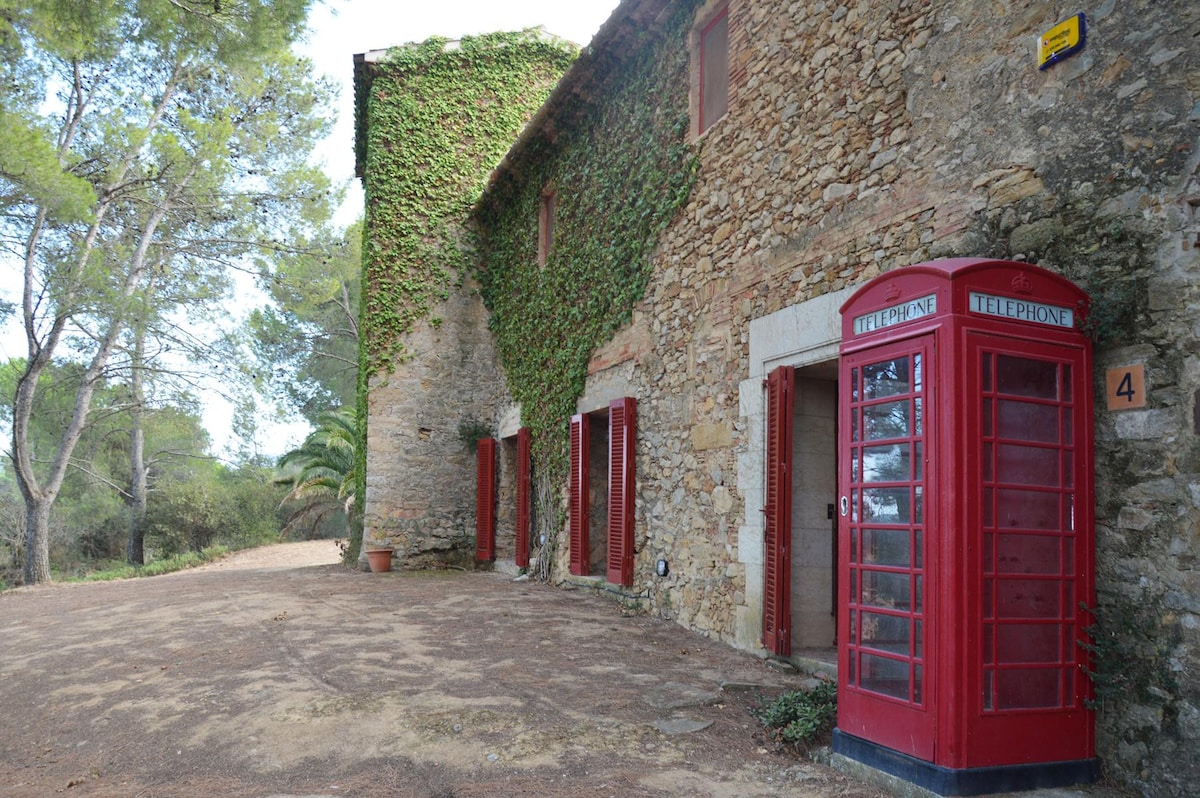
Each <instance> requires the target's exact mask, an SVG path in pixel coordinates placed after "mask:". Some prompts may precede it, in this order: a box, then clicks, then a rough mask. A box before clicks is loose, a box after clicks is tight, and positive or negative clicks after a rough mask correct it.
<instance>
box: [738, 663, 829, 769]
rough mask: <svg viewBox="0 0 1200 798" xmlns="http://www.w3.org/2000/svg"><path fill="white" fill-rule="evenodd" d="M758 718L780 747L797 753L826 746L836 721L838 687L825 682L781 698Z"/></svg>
mask: <svg viewBox="0 0 1200 798" xmlns="http://www.w3.org/2000/svg"><path fill="white" fill-rule="evenodd" d="M755 714H756V716H757V717H758V719H759V720H760V721H762V724H763V726H765V727H766V729H767V735H768V736H769V737H771V738H772V739H774V740H775V742H777V743H780V744H783V745H786V746H789V747H791V748H793V749H794V750H796V751H802V750H805V749H808V748H812V747H813V746H816V745H823V744H824V743H825V742H826V741H827V740H828V739H829V737H830V735H831V733H832V732H833V725H834V723H835V722H836V721H837V684H836V683H835V682H832V681H827V680H824V679H822V680H821V681H819V682H818V683H817V685H816V686H815V687H813V688H812V689H810V690H792V691H790V692H787V693H784V694H782V695H781V696H779V697H778V698H776V699H775V700H774V701H772V702H771V703H769V704H767V705H766V706H765V707H763V708H762V709H760V710H759V711H758V712H756V713H755Z"/></svg>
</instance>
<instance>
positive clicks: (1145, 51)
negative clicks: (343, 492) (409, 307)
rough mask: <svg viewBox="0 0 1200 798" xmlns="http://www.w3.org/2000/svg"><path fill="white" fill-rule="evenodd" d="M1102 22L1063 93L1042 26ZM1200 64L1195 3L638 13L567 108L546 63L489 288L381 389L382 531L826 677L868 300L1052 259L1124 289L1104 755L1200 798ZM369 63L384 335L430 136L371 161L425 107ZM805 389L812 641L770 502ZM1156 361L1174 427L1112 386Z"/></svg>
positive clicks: (407, 343) (486, 171)
mask: <svg viewBox="0 0 1200 798" xmlns="http://www.w3.org/2000/svg"><path fill="white" fill-rule="evenodd" d="M1077 12H1082V13H1083V14H1084V15H1085V17H1084V18H1085V24H1086V28H1085V30H1086V38H1085V40H1084V41H1082V42H1081V44H1082V46H1081V47H1080V48H1079V49H1078V51H1077V52H1075V53H1073V54H1071V55H1070V56H1069V57H1064V58H1062V59H1061V60H1059V61H1058V62H1057V63H1052V64H1050V65H1047V66H1046V68H1044V69H1039V63H1038V39H1039V36H1040V35H1042V34H1044V33H1045V32H1046V31H1048V30H1049V29H1051V28H1052V27H1053V26H1055V24H1056V23H1059V22H1061V21H1062V20H1063V19H1065V18H1067V17H1069V16H1071V15H1073V14H1075V13H1077ZM1198 40H1200V5H1197V4H1196V3H1194V2H1190V1H1189V0H1166V1H1165V2H1156V1H1155V0H1126V1H1125V2H1114V0H1096V2H1092V3H1088V4H1085V6H1083V7H1080V8H1074V7H1072V8H1068V7H1063V6H1053V5H1047V4H1044V3H1036V2H1021V1H1019V0H1013V1H1011V2H1010V1H1004V2H995V3H986V4H983V3H978V2H974V1H973V0H923V1H922V0H896V2H893V3H878V2H868V1H867V0H858V1H857V2H856V1H854V0H849V1H847V2H837V0H833V1H832V2H815V1H813V2H804V1H797V2H793V1H790V0H760V1H757V2H747V1H746V0H707V2H700V1H699V0H674V1H668V0H624V2H622V3H621V4H620V6H619V7H618V8H617V9H616V11H615V12H614V13H613V15H612V17H611V18H610V20H609V21H608V22H607V23H606V24H605V26H604V27H603V28H601V30H600V32H599V33H598V34H597V35H596V37H595V39H594V40H593V41H592V42H591V44H590V45H589V46H588V47H587V48H585V49H584V51H583V52H582V54H581V55H580V56H579V57H578V58H577V59H576V60H575V61H574V63H573V64H572V65H571V66H570V67H569V69H566V71H565V74H564V75H563V77H562V78H561V80H559V81H558V83H557V84H556V85H554V88H553V89H552V90H550V89H549V86H550V84H551V83H552V82H553V81H552V80H551V79H550V78H549V77H548V75H549V72H546V71H543V72H540V73H538V75H539V77H538V80H541V81H544V84H543V83H539V85H541V86H544V90H543V93H542V95H540V96H539V101H540V98H541V97H545V101H544V102H543V103H541V104H540V105H534V106H532V107H530V108H528V109H527V111H525V113H524V116H523V120H522V121H524V120H525V119H528V120H530V121H529V123H528V125H526V126H525V127H524V128H523V129H522V128H521V127H520V125H517V126H516V129H513V130H511V132H510V133H506V134H496V135H497V136H498V137H501V138H502V137H503V135H508V136H509V138H508V141H506V142H505V146H504V147H502V148H501V151H500V155H502V156H503V157H502V158H501V157H500V155H498V156H496V157H495V158H494V159H493V160H491V162H487V159H486V158H478V159H475V160H474V161H473V162H472V166H471V167H470V171H471V174H470V179H469V180H468V181H467V183H465V184H464V185H465V186H467V188H464V189H463V191H464V192H466V193H469V194H470V195H471V196H470V197H469V202H467V203H466V204H464V205H462V206H459V208H458V209H457V210H456V211H454V213H456V214H459V215H458V216H457V217H455V218H453V219H452V220H451V221H452V222H453V224H449V223H447V224H442V225H440V226H438V227H437V231H438V232H435V233H431V234H430V235H432V236H433V237H434V238H436V237H437V236H445V237H447V238H448V239H452V240H453V241H454V242H456V245H461V247H460V250H456V251H461V252H465V253H467V254H466V255H465V256H464V258H465V259H464V261H463V263H465V264H468V265H464V266H462V268H461V269H460V270H459V271H457V272H455V276H454V277H453V279H449V280H446V281H444V285H443V287H442V289H439V290H441V292H440V293H438V292H436V291H435V292H434V295H433V296H432V298H431V299H430V300H429V301H428V303H426V305H425V306H422V313H421V314H420V315H418V317H416V319H415V321H414V322H413V324H412V325H411V327H410V328H406V329H405V330H403V333H402V336H401V337H402V339H403V341H404V347H405V351H406V353H407V355H406V356H405V357H404V358H397V359H396V360H395V362H393V363H391V364H390V365H391V368H390V369H389V368H379V369H376V370H373V371H371V372H370V380H369V389H368V390H365V391H364V401H365V402H366V421H367V430H368V431H367V439H366V442H367V446H366V449H367V487H366V502H365V516H364V517H365V533H364V535H365V541H366V542H367V543H368V544H372V543H375V544H384V543H386V544H389V545H391V546H393V547H394V548H395V549H396V558H397V560H398V561H400V563H401V564H402V565H403V564H407V565H413V566H417V565H421V564H424V563H428V562H430V561H442V562H445V561H454V562H468V561H471V560H482V561H490V560H492V559H495V560H496V562H497V567H500V564H501V563H511V567H513V568H523V567H528V568H530V569H531V570H533V571H534V572H535V573H536V574H538V575H540V576H543V577H545V578H547V579H549V580H551V581H554V582H564V581H571V582H573V583H575V584H581V585H587V586H592V587H595V588H597V589H603V590H607V591H609V592H611V593H615V594H618V595H620V596H621V597H622V598H623V600H624V601H626V602H628V603H630V604H631V605H636V606H638V607H640V608H642V609H644V610H646V611H648V612H651V613H654V614H656V615H658V616H661V617H667V618H672V619H674V620H676V621H677V622H678V623H680V624H682V625H684V626H685V627H687V628H689V629H692V630H695V631H696V632H697V633H700V634H705V635H708V636H711V637H715V638H718V639H720V640H723V641H725V642H727V643H728V644H729V645H732V646H735V647H737V648H740V649H744V650H747V651H752V652H759V653H761V654H763V655H764V656H765V655H777V656H783V657H790V658H792V659H793V660H795V661H797V662H799V661H801V660H802V658H804V657H807V656H810V655H811V656H815V657H817V658H820V657H821V656H822V652H824V651H829V650H831V648H832V646H833V643H834V639H835V638H836V637H837V636H838V635H839V634H840V633H843V631H842V630H840V629H839V627H838V619H837V616H836V605H837V601H836V593H835V591H836V589H837V587H836V585H835V582H836V573H837V569H836V567H835V565H836V563H835V550H836V546H835V540H836V536H835V527H834V523H835V522H834V521H832V520H830V516H831V515H832V508H833V507H834V504H835V502H836V496H837V495H838V487H837V473H838V472H837V467H838V452H837V442H836V435H835V421H836V418H837V408H838V401H839V400H838V385H837V379H838V351H839V345H840V343H841V317H840V314H839V308H840V307H841V305H842V304H843V303H844V302H845V301H846V300H847V299H848V298H849V297H850V296H851V294H853V293H854V291H855V290H856V289H857V288H858V287H859V286H861V285H863V284H864V283H865V282H866V281H868V280H870V279H872V278H874V277H876V276H878V275H880V274H883V273H886V272H889V271H891V270H893V269H897V268H900V267H904V266H909V265H912V264H917V263H921V262H924V261H929V260H934V259H940V258H951V257H953V258H959V257H985V258H1001V259H1005V260H1013V261H1022V262H1027V263H1031V264H1037V265H1039V266H1041V267H1044V268H1046V269H1048V270H1050V271H1053V272H1056V273H1058V274H1061V275H1063V276H1065V277H1067V278H1069V279H1070V280H1072V281H1074V282H1075V283H1076V284H1078V285H1079V286H1081V287H1083V288H1084V289H1085V290H1087V291H1088V293H1089V295H1090V297H1091V307H1090V310H1089V312H1088V314H1087V316H1086V319H1085V321H1084V322H1083V323H1084V324H1085V326H1086V330H1087V332H1088V334H1089V336H1090V337H1091V339H1092V341H1093V342H1094V356H1095V407H1096V411H1095V419H1094V427H1095V476H1096V495H1095V514H1096V519H1097V523H1096V527H1097V528H1096V541H1097V542H1096V553H1095V556H1096V585H1097V591H1096V593H1097V595H1096V599H1095V618H1096V626H1095V627H1094V635H1095V637H1094V645H1093V647H1092V648H1093V650H1092V651H1091V652H1089V653H1086V654H1081V657H1080V661H1081V663H1088V662H1091V663H1092V664H1097V663H1098V675H1097V676H1096V678H1095V688H1094V689H1095V694H1096V699H1097V702H1098V703H1097V729H1098V734H1099V737H1098V754H1099V756H1100V758H1101V760H1102V761H1103V763H1104V767H1105V770H1106V772H1107V773H1108V774H1110V775H1111V776H1112V777H1113V778H1114V779H1116V780H1117V781H1119V782H1121V783H1123V784H1126V785H1128V786H1130V787H1132V788H1134V789H1136V790H1138V791H1140V792H1141V793H1142V794H1144V795H1155V796H1184V795H1196V794H1197V792H1196V785H1197V784H1200V757H1197V756H1196V755H1195V754H1196V753H1197V752H1200V571H1198V570H1197V562H1196V559H1197V554H1198V552H1200V48H1198V47H1197V45H1196V43H1197V41H1198ZM551 61H553V59H551ZM366 63H367V61H366V60H364V61H360V68H359V70H358V71H357V73H356V84H357V87H358V89H359V96H360V100H361V102H360V120H359V146H360V160H359V163H360V175H361V176H362V178H363V181H364V185H365V186H366V188H367V195H368V207H367V214H368V216H367V228H368V231H367V236H368V254H367V258H368V265H367V278H368V284H367V285H366V287H365V290H364V293H365V295H366V296H367V297H368V299H367V301H366V303H365V304H364V324H367V323H368V322H369V320H370V318H371V315H372V313H379V312H380V311H379V310H378V306H373V305H372V304H371V299H370V294H371V290H372V286H371V280H372V279H374V278H373V275H374V274H377V273H378V272H377V271H373V269H375V270H386V269H389V268H398V263H399V261H398V260H397V257H398V256H397V255H396V254H395V253H392V254H391V255H388V254H386V253H385V252H383V250H382V249H380V248H377V249H376V255H375V256H374V257H375V260H374V261H372V260H371V259H372V257H373V256H372V254H371V241H372V239H373V238H374V239H376V240H379V236H381V235H384V234H386V233H387V230H388V229H389V225H394V224H395V222H394V221H392V217H390V216H388V215H387V213H385V212H384V211H383V210H382V206H381V205H379V204H378V203H376V204H372V198H373V197H376V198H378V197H379V196H381V193H380V188H379V187H381V186H385V185H387V184H388V183H389V181H391V180H392V179H393V177H392V176H391V175H390V174H389V172H388V171H387V165H388V163H389V159H390V158H392V155H391V154H390V153H395V152H398V151H400V150H403V149H404V141H403V139H402V138H401V139H397V140H395V141H391V142H387V143H386V146H384V144H385V143H383V142H381V140H379V139H377V138H372V135H373V134H372V130H373V128H375V127H377V120H379V119H381V118H383V117H382V115H384V114H385V112H386V111H387V109H389V108H391V107H394V106H395V105H396V104H397V103H399V102H400V100H401V97H400V96H399V94H397V91H401V92H402V87H401V88H400V89H395V88H393V89H392V90H391V91H386V92H381V91H379V88H380V86H381V83H380V79H379V75H380V74H383V73H382V72H374V73H372V72H371V71H370V70H369V69H368V68H367V67H366ZM553 64H554V65H557V64H558V62H553ZM564 66H565V65H564ZM374 68H375V69H378V70H384V69H386V67H385V66H384V65H383V62H382V61H381V62H380V63H379V64H377V65H376V66H375V67H374ZM559 71H560V72H561V71H562V70H561V68H560V69H559ZM546 91H548V95H547V94H546V93H545V92H546ZM481 130H482V129H481ZM487 130H488V131H492V130H493V129H492V128H487ZM456 134H457V135H459V136H460V137H461V138H462V139H463V140H466V141H472V142H474V141H476V140H478V139H481V138H484V136H483V134H482V133H481V132H480V131H473V130H471V129H470V126H469V125H468V126H467V127H465V128H463V129H461V130H458V131H456ZM372 147H374V149H373V150H372ZM451 228H453V231H452V232H448V231H450V230H451ZM463 231H469V234H466V233H463ZM456 257H457V256H456ZM389 258H390V259H389ZM456 268H457V267H456ZM387 329H389V328H386V327H382V328H380V332H379V333H377V334H379V335H386V332H387ZM782 366H787V367H792V368H793V369H794V375H795V383H794V392H793V398H791V399H790V400H789V402H790V406H789V407H788V408H787V410H786V412H787V413H788V414H789V415H790V423H791V429H792V441H793V443H792V446H793V451H792V452H791V453H790V455H791V457H792V463H793V467H792V474H793V477H792V479H793V481H792V485H791V494H790V495H791V506H792V513H791V518H790V519H789V523H788V524H787V526H788V527H790V529H789V530H788V534H789V535H790V539H789V541H790V545H789V546H788V547H787V550H788V551H789V552H790V558H791V560H790V566H791V567H790V583H789V584H788V585H787V586H786V591H785V593H786V598H785V599H783V600H784V601H785V602H786V603H787V606H788V608H789V612H788V615H787V617H789V618H790V627H789V628H788V629H787V630H786V635H785V637H786V639H787V641H788V645H787V646H786V648H785V649H784V650H782V651H780V650H776V649H778V646H777V645H774V644H772V643H770V641H769V640H768V638H769V635H764V625H763V624H764V612H766V613H767V614H768V615H769V614H770V607H768V606H765V604H767V603H769V600H765V598H764V597H765V594H766V592H767V591H766V588H765V584H766V582H767V580H768V579H769V578H770V577H769V574H768V569H767V560H768V558H767V557H766V556H765V554H764V547H765V542H764V541H765V531H764V528H765V524H764V514H763V508H764V490H765V483H766V467H765V464H766V457H767V452H766V433H767V430H766V426H767V419H766V413H767V393H766V387H765V381H766V380H767V379H768V378H769V377H770V375H771V374H772V372H774V371H775V370H776V369H778V368H779V367H782ZM1130 369H1133V370H1135V371H1136V372H1137V373H1138V374H1139V375H1141V376H1144V396H1143V397H1140V399H1144V404H1142V402H1141V401H1139V402H1138V403H1137V404H1136V406H1133V407H1131V408H1126V407H1123V406H1122V405H1121V404H1120V403H1117V404H1116V405H1115V406H1110V403H1109V402H1108V401H1107V400H1106V397H1107V396H1109V395H1110V394H1111V393H1112V390H1113V386H1109V385H1107V384H1106V381H1105V378H1106V375H1108V374H1109V373H1110V372H1111V373H1117V374H1125V373H1130V372H1129V370H1130ZM477 439H482V440H483V441H485V442H484V443H482V444H478V446H479V448H478V450H477V451H478V452H483V453H484V454H485V455H486V457H488V458H494V459H493V460H491V463H492V465H491V466H490V467H482V466H480V464H481V463H484V459H485V458H482V457H479V456H478V454H477V453H476V446H477V443H476V441H477ZM493 447H494V448H493ZM613 464H615V466H614V465H613ZM485 465H486V464H485ZM589 465H590V468H588V467H587V466H589ZM489 469H492V470H489ZM614 469H615V470H614ZM480 485H483V486H484V487H483V489H482V491H481V490H480V489H479V486H480ZM481 497H482V500H481ZM493 516H494V517H493ZM480 519H482V522H480ZM489 536H494V537H489ZM477 538H479V539H477ZM843 622H844V619H843ZM765 640H767V642H764V641H765ZM1093 655H1094V657H1095V659H1094V660H1092V659H1089V657H1091V656H1093Z"/></svg>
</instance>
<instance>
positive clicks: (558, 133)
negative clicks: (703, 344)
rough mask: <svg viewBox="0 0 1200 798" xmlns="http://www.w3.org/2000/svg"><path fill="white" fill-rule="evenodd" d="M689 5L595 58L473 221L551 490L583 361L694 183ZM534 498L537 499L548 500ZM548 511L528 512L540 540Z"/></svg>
mask: <svg viewBox="0 0 1200 798" xmlns="http://www.w3.org/2000/svg"><path fill="white" fill-rule="evenodd" d="M696 5H697V4H696V3H694V2H686V3H680V4H676V5H675V6H673V7H672V8H671V10H670V12H669V13H670V15H671V16H670V17H669V19H667V20H665V24H664V25H663V26H662V27H661V28H658V29H657V30H654V31H650V30H642V31H639V32H637V33H634V34H631V35H633V36H635V37H642V38H641V40H640V41H629V42H622V43H621V46H619V47H617V46H613V47H609V48H606V50H605V51H604V52H603V53H601V54H600V55H597V56H595V60H594V61H593V62H592V63H591V64H589V67H590V69H591V70H592V73H593V77H592V79H591V81H590V83H589V84H588V85H586V86H584V87H582V90H581V91H580V92H579V94H578V97H579V99H578V100H577V101H576V102H574V103H572V104H571V105H568V106H563V107H560V108H558V109H556V110H555V116H554V131H553V137H552V138H550V137H547V136H539V137H536V138H532V139H531V140H530V141H529V142H528V143H527V145H526V146H525V147H524V148H523V149H522V151H521V152H520V154H519V157H518V158H517V159H516V161H515V163H514V164H513V165H512V168H511V170H510V171H509V173H508V176H507V178H506V179H505V180H502V181H498V183H497V184H496V185H495V186H493V188H492V190H491V191H490V192H489V195H488V196H487V197H485V199H484V201H483V202H481V203H480V206H479V211H478V213H477V214H476V219H477V222H478V226H479V231H480V235H481V249H482V258H481V266H480V270H479V281H480V284H481V286H482V290H483V297H484V301H485V302H486V304H487V306H488V308H489V309H490V310H491V312H492V317H491V326H492V330H493V333H494V335H495V337H496V341H497V345H498V348H499V351H500V354H501V358H502V360H503V364H504V369H505V373H506V375H507V379H508V387H509V390H510V392H511V393H512V395H513V398H514V399H516V400H517V401H518V402H520V404H521V414H522V418H521V420H522V423H523V424H524V425H525V426H527V427H529V428H530V430H531V433H532V438H533V455H534V460H535V463H536V469H537V474H538V480H539V483H541V484H546V485H551V486H552V485H562V484H563V482H564V481H565V478H566V473H567V434H566V433H567V423H566V422H567V420H568V418H569V417H570V416H571V414H572V413H574V412H575V404H576V401H577V399H578V398H579V397H580V396H581V395H582V393H583V390H584V385H585V380H586V378H587V367H588V363H589V361H590V360H591V358H592V355H593V354H594V353H595V351H596V349H597V347H599V346H602V345H603V344H605V343H607V342H608V341H609V340H611V339H612V337H613V335H614V333H616V332H617V330H619V329H620V328H621V327H622V326H623V325H624V324H625V323H627V322H628V321H629V319H630V316H631V313H632V310H633V307H634V304H635V303H636V302H637V301H639V300H640V299H641V298H642V297H643V295H644V294H645V291H646V286H647V284H648V282H649V279H650V276H651V270H652V259H651V254H652V250H653V248H654V246H655V243H656V241H657V240H658V238H659V237H660V235H661V234H662V233H663V231H664V230H665V229H666V227H667V225H668V224H669V223H670V222H671V221H672V219H673V218H674V217H675V215H676V214H677V212H678V211H679V209H680V208H681V207H682V206H683V205H684V203H685V202H686V201H687V199H688V196H689V194H690V193H691V189H692V186H693V184H694V182H695V171H696V165H697V155H696V151H695V149H694V148H693V147H691V146H689V145H688V144H687V131H688V124H689V121H688V120H689V115H688V87H689V72H688V58H689V53H688V43H687V34H688V31H689V30H690V27H691V25H692V22H693V21H694V11H695V7H696ZM652 38H655V39H659V40H658V41H651V39H652ZM629 53H633V55H632V57H631V59H630V60H626V61H623V62H617V61H613V60H611V59H613V58H615V54H619V55H620V56H621V57H628V56H627V54H629ZM605 58H608V59H610V60H608V61H605V60H604V59H605ZM547 187H550V188H551V189H552V190H553V191H554V192H555V194H556V220H555V224H554V246H553V250H552V251H551V252H550V253H549V256H548V258H547V259H546V262H545V264H544V265H539V263H538V257H537V242H538V211H539V205H540V202H541V198H542V195H543V192H544V190H545V189H546V188H547ZM538 494H539V496H546V497H551V498H550V499H549V501H551V502H557V501H558V497H559V496H560V495H561V494H560V493H559V492H558V491H556V490H539V492H538ZM540 502H541V500H539V505H540ZM559 509H560V508H558V507H556V506H549V507H542V506H539V508H538V511H539V518H540V519H542V520H543V521H545V520H546V519H549V521H548V523H544V524H541V525H540V526H541V529H542V531H543V533H545V534H547V536H548V538H549V539H550V540H551V541H553V535H554V532H555V530H556V529H557V526H558V525H557V523H555V520H556V519H557V518H558V510H559Z"/></svg>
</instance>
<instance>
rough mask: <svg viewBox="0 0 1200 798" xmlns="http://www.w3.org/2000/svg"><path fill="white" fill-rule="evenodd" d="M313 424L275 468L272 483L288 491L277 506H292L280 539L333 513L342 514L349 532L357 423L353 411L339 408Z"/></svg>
mask: <svg viewBox="0 0 1200 798" xmlns="http://www.w3.org/2000/svg"><path fill="white" fill-rule="evenodd" d="M317 421H318V424H319V426H318V427H317V428H316V429H315V430H313V432H311V433H310V434H309V436H308V437H307V438H305V439H304V442H303V443H302V444H300V447H299V448H298V449H293V450H292V451H290V452H288V453H287V454H285V455H283V456H282V457H280V458H279V462H278V463H277V465H276V476H275V482H276V483H277V484H281V485H288V486H289V488H290V489H289V490H288V493H287V495H286V496H285V497H284V498H283V502H281V503H280V506H281V507H282V506H284V505H286V504H288V503H294V504H295V508H294V509H293V511H292V513H291V514H290V515H289V516H288V520H287V523H286V524H285V525H284V527H283V530H282V532H280V537H285V536H286V535H287V534H288V533H289V532H291V531H292V530H293V529H295V528H297V527H299V526H300V525H301V524H303V523H308V524H311V525H312V527H315V526H316V525H317V524H319V523H320V522H321V521H322V520H323V519H324V518H325V517H326V516H328V515H329V514H330V513H332V512H336V511H337V510H342V511H343V512H345V513H346V528H347V531H348V532H349V530H350V526H351V511H352V509H353V507H354V485H355V482H356V480H357V476H358V473H357V460H356V458H355V441H357V440H358V420H357V418H356V417H355V415H354V411H353V410H351V409H348V408H340V409H338V410H333V411H330V412H326V413H322V414H321V415H320V416H318V418H317Z"/></svg>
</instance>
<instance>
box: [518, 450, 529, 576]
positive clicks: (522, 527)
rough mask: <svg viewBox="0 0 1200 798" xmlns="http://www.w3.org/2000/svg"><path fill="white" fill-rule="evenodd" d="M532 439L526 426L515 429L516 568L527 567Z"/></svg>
mask: <svg viewBox="0 0 1200 798" xmlns="http://www.w3.org/2000/svg"><path fill="white" fill-rule="evenodd" d="M531 444H532V439H531V436H530V434H529V428H528V427H521V428H520V429H519V430H517V546H516V548H517V551H516V561H517V567H518V568H528V567H529V534H530V521H531V518H532V514H531V513H530V498H531V497H530V493H531V488H532V479H531V473H532V456H531V453H530V452H531Z"/></svg>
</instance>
